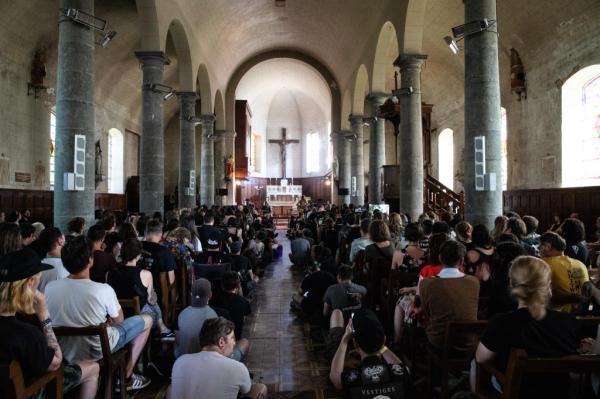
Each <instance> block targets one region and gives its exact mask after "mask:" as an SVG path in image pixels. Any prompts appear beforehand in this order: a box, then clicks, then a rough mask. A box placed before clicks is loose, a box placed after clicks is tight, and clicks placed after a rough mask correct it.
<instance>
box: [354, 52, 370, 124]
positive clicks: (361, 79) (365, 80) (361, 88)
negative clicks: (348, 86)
mask: <svg viewBox="0 0 600 399" xmlns="http://www.w3.org/2000/svg"><path fill="white" fill-rule="evenodd" d="M368 94H369V75H368V73H367V68H366V67H365V64H361V66H360V67H358V71H357V72H356V80H355V81H354V93H353V99H352V115H363V113H364V111H365V98H366V96H367V95H368Z"/></svg>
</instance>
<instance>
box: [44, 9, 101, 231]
mask: <svg viewBox="0 0 600 399" xmlns="http://www.w3.org/2000/svg"><path fill="white" fill-rule="evenodd" d="M59 7H60V9H61V10H65V9H67V8H77V9H80V10H82V11H85V12H87V13H90V14H94V1H93V0H61V1H60V6H59ZM94 46H95V44H94V32H93V31H92V30H90V29H89V28H87V27H86V26H84V25H81V24H79V23H77V22H74V21H73V20H71V19H70V18H68V17H66V15H65V14H64V11H60V16H59V18H58V65H57V80H56V153H55V162H56V163H55V175H54V176H55V177H54V225H55V226H56V227H59V228H61V229H65V228H66V225H67V222H68V221H69V220H70V219H72V218H73V217H75V216H81V217H83V218H84V219H85V221H86V225H87V226H91V225H92V224H93V223H94V208H95V183H94V177H95V176H94V154H95V147H94V144H95V141H96V138H95V135H94V130H95V119H94ZM75 135H83V136H84V137H85V147H83V148H84V150H83V151H81V153H80V156H81V158H79V157H78V160H80V161H83V162H84V165H85V167H84V168H83V170H81V168H80V169H79V170H77V171H76V170H75V165H74V160H75ZM84 153H85V155H84ZM104 153H105V154H106V155H108V151H106V149H105V152H104ZM106 155H105V156H104V159H105V160H106V158H107V157H106ZM76 172H78V173H77V174H78V175H79V177H77V180H78V182H77V185H78V186H83V189H82V190H80V191H74V190H70V191H65V190H64V186H63V184H64V183H63V180H64V173H76ZM100 173H102V171H100Z"/></svg>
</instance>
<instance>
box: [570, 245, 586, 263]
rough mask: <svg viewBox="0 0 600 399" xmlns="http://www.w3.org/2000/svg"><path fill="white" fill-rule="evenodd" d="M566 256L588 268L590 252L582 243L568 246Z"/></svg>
mask: <svg viewBox="0 0 600 399" xmlns="http://www.w3.org/2000/svg"><path fill="white" fill-rule="evenodd" d="M565 255H567V256H568V257H569V258H573V259H577V260H578V261H580V262H581V263H583V264H584V265H586V266H587V265H588V257H589V252H588V250H587V248H586V247H585V245H583V244H582V243H580V242H575V243H571V244H567V248H565Z"/></svg>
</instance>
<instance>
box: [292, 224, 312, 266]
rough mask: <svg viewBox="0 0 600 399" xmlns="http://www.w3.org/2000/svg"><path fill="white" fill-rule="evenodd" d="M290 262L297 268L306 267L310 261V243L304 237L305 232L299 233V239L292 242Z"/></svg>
mask: <svg viewBox="0 0 600 399" xmlns="http://www.w3.org/2000/svg"><path fill="white" fill-rule="evenodd" d="M290 246H291V250H292V252H291V253H290V260H291V261H292V263H293V264H294V265H296V266H304V265H306V263H307V262H308V260H309V259H310V241H308V240H307V239H306V238H305V237H304V232H299V233H298V237H297V238H296V239H294V240H292V242H291V244H290Z"/></svg>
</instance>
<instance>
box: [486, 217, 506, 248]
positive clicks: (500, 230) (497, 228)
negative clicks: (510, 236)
mask: <svg viewBox="0 0 600 399" xmlns="http://www.w3.org/2000/svg"><path fill="white" fill-rule="evenodd" d="M507 228H508V218H507V217H506V216H504V215H500V216H496V219H494V228H493V229H492V230H491V231H490V236H492V240H493V241H494V242H497V241H498V238H499V237H500V236H501V235H502V234H504V233H505V232H506V229H507Z"/></svg>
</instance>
